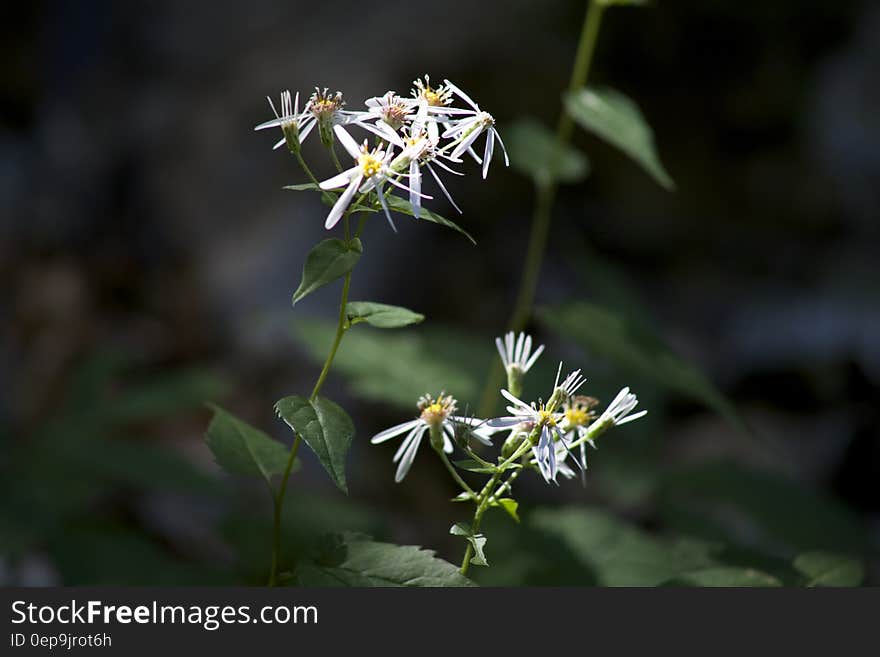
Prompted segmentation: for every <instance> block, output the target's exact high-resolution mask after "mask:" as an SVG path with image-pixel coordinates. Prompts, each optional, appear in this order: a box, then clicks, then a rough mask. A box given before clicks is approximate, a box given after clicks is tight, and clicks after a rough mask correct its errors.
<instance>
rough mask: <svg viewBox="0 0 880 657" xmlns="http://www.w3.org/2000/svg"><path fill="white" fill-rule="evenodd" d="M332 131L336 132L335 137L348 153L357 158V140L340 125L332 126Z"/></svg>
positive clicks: (358, 149) (358, 151)
mask: <svg viewBox="0 0 880 657" xmlns="http://www.w3.org/2000/svg"><path fill="white" fill-rule="evenodd" d="M333 132H335V133H336V138H337V139H339V141H340V142H341V143H342V145H343V146H344V147H345V150H347V151H348V154H349V155H351V156H352V157H353V158H354V159H358V157H360V154H361V149H360V146H358V145H357V142H356V141H355V140H354V139H353V138H352V136H351V135H350V134H348V132H347V131H346V130H345V128H343V127H342V126H341V125H335V126H333Z"/></svg>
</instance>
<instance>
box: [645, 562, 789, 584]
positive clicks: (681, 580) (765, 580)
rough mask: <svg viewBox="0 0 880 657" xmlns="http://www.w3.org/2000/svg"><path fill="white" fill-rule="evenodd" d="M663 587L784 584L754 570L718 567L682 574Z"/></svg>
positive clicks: (771, 576)
mask: <svg viewBox="0 0 880 657" xmlns="http://www.w3.org/2000/svg"><path fill="white" fill-rule="evenodd" d="M662 586H726V587H731V586H733V587H742V586H772V587H776V586H782V582H780V581H779V580H778V579H776V578H775V577H773V575H768V574H767V573H764V572H761V571H760V570H755V569H754V568H735V567H732V566H716V567H714V568H701V569H699V570H691V571H688V572H684V573H680V574H679V575H677V576H676V577H674V578H672V579H670V580H669V581H666V582H663V584H662Z"/></svg>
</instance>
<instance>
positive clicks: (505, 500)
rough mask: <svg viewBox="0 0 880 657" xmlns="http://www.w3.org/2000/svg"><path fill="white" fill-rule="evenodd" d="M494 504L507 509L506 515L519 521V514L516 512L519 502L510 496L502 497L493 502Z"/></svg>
mask: <svg viewBox="0 0 880 657" xmlns="http://www.w3.org/2000/svg"><path fill="white" fill-rule="evenodd" d="M495 505H497V506H500V507H501V508H502V509H504V510H505V511H507V513H508V515H509V516H510V517H511V518H513V519H514V520H516V521H517V522H519V514H518V513H517V509H518V508H519V502H517V501H516V500H514V499H512V498H510V497H502V498H501V499H500V500H498V501H497V502H495Z"/></svg>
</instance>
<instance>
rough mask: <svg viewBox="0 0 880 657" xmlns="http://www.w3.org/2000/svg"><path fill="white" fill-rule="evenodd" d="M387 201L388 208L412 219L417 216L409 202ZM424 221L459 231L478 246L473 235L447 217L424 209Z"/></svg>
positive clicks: (389, 199)
mask: <svg viewBox="0 0 880 657" xmlns="http://www.w3.org/2000/svg"><path fill="white" fill-rule="evenodd" d="M386 200H387V201H388V207H389V208H391V209H392V210H394V211H395V212H401V213H403V214H408V215H409V216H411V217H414V216H415V213H414V212H413V209H412V205H411V204H410V202H409V201H407V200H404V199H402V198H400V197H399V196H392V195H388V196H386ZM421 218H422V219H424V220H425V221H432V222H434V223H435V224H440V225H441V226H446V227H447V228H451V229H452V230H454V231H457V232H459V233H461V234H462V235H464V236H465V237H467V238H468V239H469V240H470V241H471V243H472V244H476V243H477V242H476V240H475V239H474V238H473V237H471V234H470V233H469V232H467V231H466V230H465V229H464V228H462V227H461V226H459V225H458V224H456V223H455V222H454V221H452V220H450V219H447V218H446V217H441V216H440V215H439V214H437V213H436V212H432V211H431V210H428V209H427V208H425V207H422V216H421Z"/></svg>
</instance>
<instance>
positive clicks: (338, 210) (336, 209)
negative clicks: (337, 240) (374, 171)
mask: <svg viewBox="0 0 880 657" xmlns="http://www.w3.org/2000/svg"><path fill="white" fill-rule="evenodd" d="M361 178H362V176H357V177H355V178H352V179H351V182H350V183H349V184H348V187H347V188H346V190H345V191H344V192H342V194H340V195H339V198H338V199H336V203H334V204H333V208H331V210H330V214H328V215H327V220H326V221H325V222H324V228H326V229H327V230H330V229H331V228H333V226H335V225H336V224H337V223H338V222H339V220H340V219H341V218H342V213H343V212H345V209H346V208H347V207H348V204H349V203H351V199H352V197H353V196H354V193H355V191H357V187H358V185H359V184H360V182H361Z"/></svg>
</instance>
